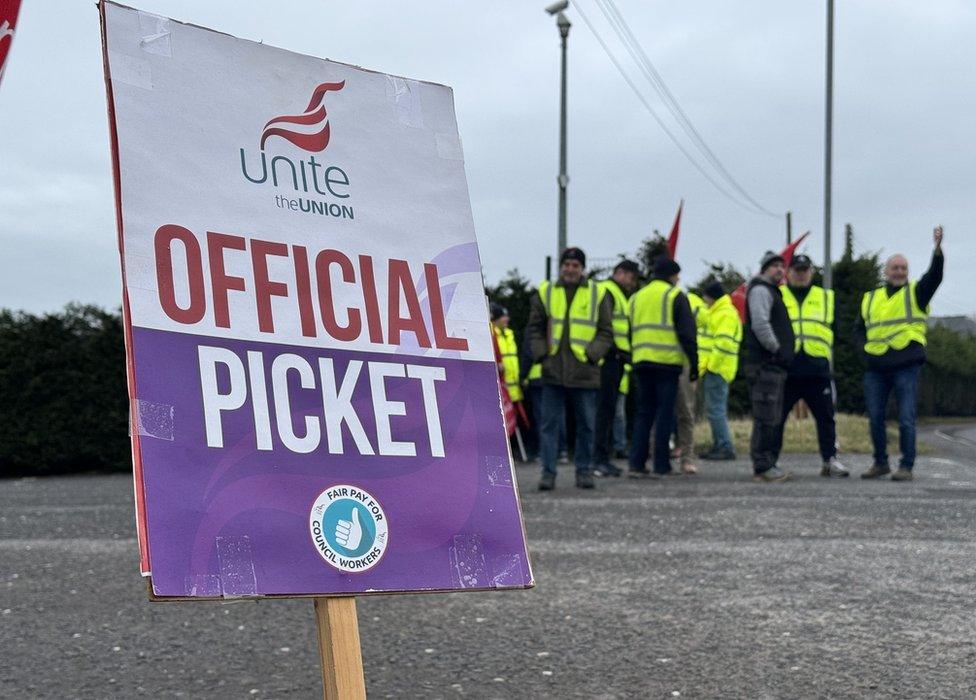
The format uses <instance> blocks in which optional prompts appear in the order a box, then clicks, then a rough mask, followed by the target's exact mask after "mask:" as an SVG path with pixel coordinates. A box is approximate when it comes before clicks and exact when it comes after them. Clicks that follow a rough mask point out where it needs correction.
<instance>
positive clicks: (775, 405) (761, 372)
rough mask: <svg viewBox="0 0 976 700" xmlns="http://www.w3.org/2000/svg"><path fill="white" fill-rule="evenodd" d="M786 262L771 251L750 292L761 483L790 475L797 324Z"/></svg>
mask: <svg viewBox="0 0 976 700" xmlns="http://www.w3.org/2000/svg"><path fill="white" fill-rule="evenodd" d="M783 263H784V261H783V257H782V256H781V255H777V254H776V253H774V252H772V251H771V250H770V251H766V254H765V255H763V257H762V260H761V262H760V266H759V274H758V275H756V276H755V277H753V278H752V279H751V280H749V287H748V289H747V291H746V327H745V346H746V353H745V363H744V368H743V369H744V370H745V375H746V379H748V380H749V385H750V398H751V399H752V439H751V441H750V446H749V450H750V453H751V456H752V468H753V473H754V477H753V478H754V479H755V480H756V481H764V482H773V481H786V480H787V479H789V478H790V475H789V474H788V473H786V472H784V471H783V470H782V469H780V468H779V467H778V466H776V459H777V457H778V452H779V450H778V444H777V443H778V436H779V424H780V423H781V422H782V420H783V416H782V412H783V391H784V388H785V386H786V368H787V367H789V366H790V363H791V362H792V361H793V343H794V341H795V338H794V335H793V324H792V323H791V322H790V315H789V313H788V312H787V310H786V305H785V304H784V303H783V295H782V293H781V292H780V289H779V285H780V283H781V282H782V281H783V276H784V274H785V267H784V264H783Z"/></svg>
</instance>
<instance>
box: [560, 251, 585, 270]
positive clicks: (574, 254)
mask: <svg viewBox="0 0 976 700" xmlns="http://www.w3.org/2000/svg"><path fill="white" fill-rule="evenodd" d="M567 260H577V261H579V264H580V265H582V266H583V267H586V253H584V252H583V251H582V250H580V249H579V248H575V247H570V248H567V249H566V250H564V251H563V254H562V255H560V256H559V264H560V265H562V264H563V263H564V262H566V261H567Z"/></svg>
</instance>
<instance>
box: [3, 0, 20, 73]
mask: <svg viewBox="0 0 976 700" xmlns="http://www.w3.org/2000/svg"><path fill="white" fill-rule="evenodd" d="M19 11H20V0H0V79H2V78H3V67H4V65H6V63H7V56H9V55H10V46H11V44H13V43H14V29H15V28H16V26H17V13H18V12H19Z"/></svg>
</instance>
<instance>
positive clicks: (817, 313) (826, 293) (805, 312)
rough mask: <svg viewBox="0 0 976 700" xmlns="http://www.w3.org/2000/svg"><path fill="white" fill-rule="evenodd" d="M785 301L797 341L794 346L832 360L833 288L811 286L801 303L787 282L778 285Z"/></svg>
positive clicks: (795, 350)
mask: <svg viewBox="0 0 976 700" xmlns="http://www.w3.org/2000/svg"><path fill="white" fill-rule="evenodd" d="M779 291H780V292H782V294H783V303H784V304H786V311H787V313H788V314H789V315H790V321H792V322H793V335H794V336H795V337H796V341H795V342H794V344H793V350H794V352H796V353H797V354H799V353H801V352H804V353H806V354H807V355H809V356H810V357H821V358H823V359H825V360H828V361H832V360H833V354H834V330H833V328H832V325H833V323H834V290H832V289H824V288H823V287H818V286H816V285H814V286H812V287H810V291H808V292H807V295H806V297H804V299H803V303H802V304H800V303H799V301H797V298H796V297H795V296H793V292H791V291H790V288H789V287H788V286H786V285H785V284H784V285H783V286H781V287H780V288H779Z"/></svg>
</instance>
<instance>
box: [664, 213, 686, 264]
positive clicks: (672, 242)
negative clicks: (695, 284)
mask: <svg viewBox="0 0 976 700" xmlns="http://www.w3.org/2000/svg"><path fill="white" fill-rule="evenodd" d="M684 206H685V200H683V199H682V200H681V203H680V204H678V213H677V214H676V215H675V217H674V224H673V225H672V226H671V233H670V234H669V235H668V257H670V258H671V259H672V260H674V259H675V257H674V256H675V253H677V252H678V234H679V230H680V229H681V210H682V209H684Z"/></svg>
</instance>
